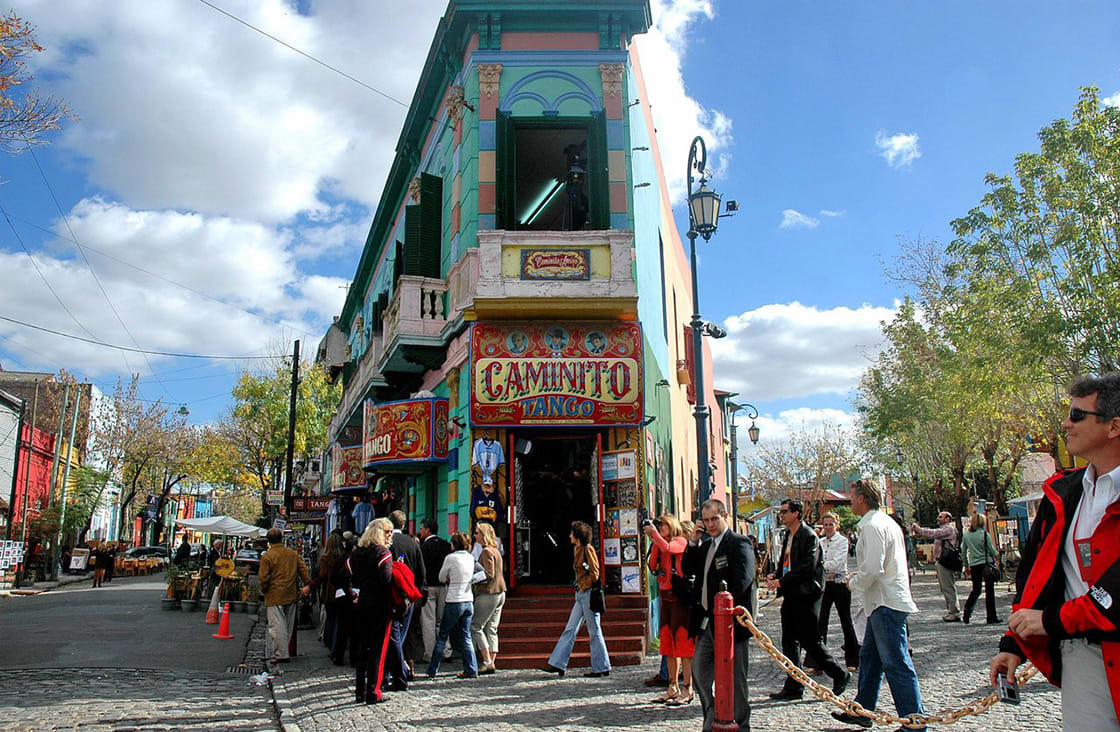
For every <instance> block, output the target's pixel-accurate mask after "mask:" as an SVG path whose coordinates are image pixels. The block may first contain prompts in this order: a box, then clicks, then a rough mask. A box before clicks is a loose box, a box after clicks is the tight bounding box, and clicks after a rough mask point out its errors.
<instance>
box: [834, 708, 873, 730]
mask: <svg viewBox="0 0 1120 732" xmlns="http://www.w3.org/2000/svg"><path fill="white" fill-rule="evenodd" d="M832 718H833V719H835V720H836V721H837V722H843V723H844V724H854V725H855V726H857V727H863V728H864V729H867V728H869V727H870V726H871V720H870V719H868V718H867V717H857V716H856V715H854V714H848V713H847V712H833V713H832Z"/></svg>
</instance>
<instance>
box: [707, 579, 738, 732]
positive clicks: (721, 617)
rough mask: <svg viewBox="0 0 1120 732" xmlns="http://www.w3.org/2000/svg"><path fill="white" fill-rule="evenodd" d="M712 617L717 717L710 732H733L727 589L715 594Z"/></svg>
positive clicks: (731, 616)
mask: <svg viewBox="0 0 1120 732" xmlns="http://www.w3.org/2000/svg"><path fill="white" fill-rule="evenodd" d="M725 587H726V585H725ZM714 615H715V624H716V625H715V627H714V628H713V629H712V635H713V639H714V640H715V663H716V669H715V670H716V685H715V697H716V713H715V719H714V720H713V723H712V731H713V732H735V731H736V730H738V729H739V724H738V722H736V721H735V631H734V629H733V624H734V623H735V600H734V598H732V597H731V593H730V592H728V591H727V590H726V589H724V590H723V591H722V592H717V593H716V609H715V613H714Z"/></svg>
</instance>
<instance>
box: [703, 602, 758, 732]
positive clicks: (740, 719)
mask: <svg viewBox="0 0 1120 732" xmlns="http://www.w3.org/2000/svg"><path fill="white" fill-rule="evenodd" d="M694 612H699V610H694ZM732 632H734V630H733V631H732ZM734 645H735V663H734V666H733V667H732V682H733V683H732V685H733V694H734V696H735V703H734V708H735V722H736V723H738V725H739V732H750V728H751V702H750V688H749V686H748V679H749V678H750V648H751V642H750V640H749V636H747V635H743V634H742V633H740V635H739V637H738V638H735V640H734ZM715 678H716V651H715V636H714V634H713V633H712V628H711V625H710V624H709V626H708V628H706V629H705V630H703V631H702V632H701V633H700V637H699V638H697V639H696V651H695V653H694V654H693V656H692V686H693V688H695V689H696V693H697V694H699V695H700V708H701V710H702V711H703V712H704V726H703V727H702V730H703V732H712V725H713V724H714V722H715V716H716V701H715V689H714V686H713V684H714V683H715Z"/></svg>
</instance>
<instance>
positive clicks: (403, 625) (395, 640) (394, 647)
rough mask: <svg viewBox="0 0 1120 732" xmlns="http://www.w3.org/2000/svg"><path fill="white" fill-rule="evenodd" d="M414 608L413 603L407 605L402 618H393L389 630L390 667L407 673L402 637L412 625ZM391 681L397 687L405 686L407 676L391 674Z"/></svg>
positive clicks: (403, 637)
mask: <svg viewBox="0 0 1120 732" xmlns="http://www.w3.org/2000/svg"><path fill="white" fill-rule="evenodd" d="M415 608H416V606H415V605H409V606H408V610H406V611H405V614H404V618H402V619H401V620H394V621H393V626H392V630H391V631H390V632H389V643H390V645H389V655H390V656H391V657H392V659H393V664H392V665H391V668H394V669H398V668H400V669H405V672H404V673H405V674H407V673H408V671H407V669H408V663H407V662H406V661H405V660H404V639H405V637H406V636H407V635H408V628H409V626H410V625H412V611H413V610H414V609H415ZM393 683H394V684H396V685H397V686H398V687H407V686H408V678H407V677H405V678H400V679H398V678H397V674H396V673H394V674H393Z"/></svg>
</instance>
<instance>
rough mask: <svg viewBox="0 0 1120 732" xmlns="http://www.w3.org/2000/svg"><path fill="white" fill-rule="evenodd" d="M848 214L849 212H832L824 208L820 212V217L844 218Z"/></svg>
mask: <svg viewBox="0 0 1120 732" xmlns="http://www.w3.org/2000/svg"><path fill="white" fill-rule="evenodd" d="M846 213H848V212H847V211H830V210H829V209H827V208H822V209H821V210H820V215H821V216H826V217H828V218H830V219H833V218H836V217H837V216H843V215H844V214H846Z"/></svg>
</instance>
